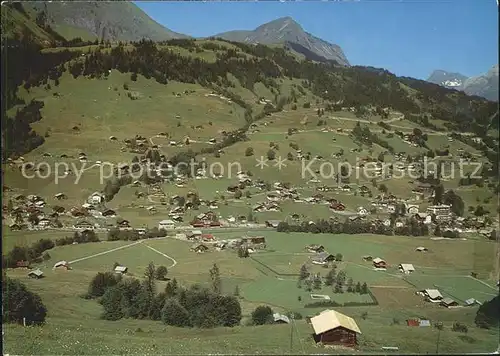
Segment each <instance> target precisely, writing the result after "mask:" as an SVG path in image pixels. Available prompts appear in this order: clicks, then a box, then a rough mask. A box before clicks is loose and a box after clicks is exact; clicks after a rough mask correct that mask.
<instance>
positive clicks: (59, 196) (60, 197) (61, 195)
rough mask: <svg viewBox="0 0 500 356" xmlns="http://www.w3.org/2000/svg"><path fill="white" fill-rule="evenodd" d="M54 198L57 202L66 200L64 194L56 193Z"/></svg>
mask: <svg viewBox="0 0 500 356" xmlns="http://www.w3.org/2000/svg"><path fill="white" fill-rule="evenodd" d="M54 197H55V198H56V199H57V200H61V199H67V198H68V197H67V196H66V194H64V193H57V194H56V195H54Z"/></svg>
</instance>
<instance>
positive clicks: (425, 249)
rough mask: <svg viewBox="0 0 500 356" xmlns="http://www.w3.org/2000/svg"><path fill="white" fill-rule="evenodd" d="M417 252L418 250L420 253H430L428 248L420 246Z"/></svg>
mask: <svg viewBox="0 0 500 356" xmlns="http://www.w3.org/2000/svg"><path fill="white" fill-rule="evenodd" d="M416 250H417V251H418V252H427V251H429V250H428V249H427V247H423V246H419V247H417V248H416Z"/></svg>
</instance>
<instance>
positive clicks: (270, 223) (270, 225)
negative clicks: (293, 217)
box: [265, 220, 281, 228]
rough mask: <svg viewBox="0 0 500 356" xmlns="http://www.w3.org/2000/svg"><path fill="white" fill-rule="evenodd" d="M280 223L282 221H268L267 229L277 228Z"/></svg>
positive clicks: (266, 222)
mask: <svg viewBox="0 0 500 356" xmlns="http://www.w3.org/2000/svg"><path fill="white" fill-rule="evenodd" d="M280 222H281V221H280V220H266V221H265V224H266V227H272V228H277V227H278V225H279V223H280Z"/></svg>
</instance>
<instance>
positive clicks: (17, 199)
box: [12, 194, 26, 201]
mask: <svg viewBox="0 0 500 356" xmlns="http://www.w3.org/2000/svg"><path fill="white" fill-rule="evenodd" d="M12 198H13V199H14V200H16V201H21V200H25V199H26V197H25V196H24V195H22V194H16V195H14V196H13V197H12Z"/></svg>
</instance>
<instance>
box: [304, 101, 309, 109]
mask: <svg viewBox="0 0 500 356" xmlns="http://www.w3.org/2000/svg"><path fill="white" fill-rule="evenodd" d="M302 107H303V108H304V109H309V108H310V107H311V103H309V102H307V103H304V105H302Z"/></svg>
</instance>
